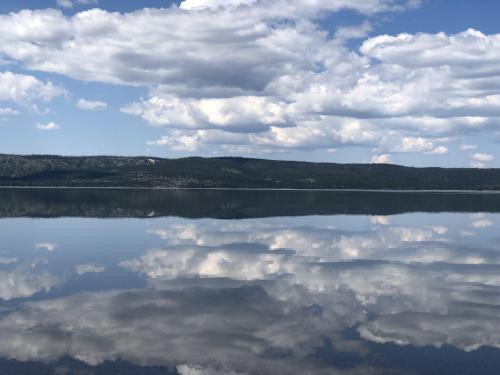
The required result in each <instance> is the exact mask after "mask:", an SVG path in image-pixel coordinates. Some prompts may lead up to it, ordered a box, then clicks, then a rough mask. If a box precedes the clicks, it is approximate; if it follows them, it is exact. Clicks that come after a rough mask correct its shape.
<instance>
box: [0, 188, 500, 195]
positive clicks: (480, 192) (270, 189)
mask: <svg viewBox="0 0 500 375" xmlns="http://www.w3.org/2000/svg"><path fill="white" fill-rule="evenodd" d="M7 189H20V190H59V189H61V190H153V191H154V190H157V191H158V190H169V191H175V190H207V191H210V190H213V191H276V192H279V191H283V192H286V191H291V192H293V191H297V192H346V193H348V192H353V193H443V194H500V190H458V189H457V190H453V189H450V190H432V189H303V188H302V189H301V188H183V187H137V186H135V187H134V186H0V190H7Z"/></svg>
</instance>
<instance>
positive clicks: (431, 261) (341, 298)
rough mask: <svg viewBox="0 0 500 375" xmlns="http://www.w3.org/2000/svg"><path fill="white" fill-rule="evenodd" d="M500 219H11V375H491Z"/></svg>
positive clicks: (6, 230) (7, 308) (498, 312)
mask: <svg viewBox="0 0 500 375" xmlns="http://www.w3.org/2000/svg"><path fill="white" fill-rule="evenodd" d="M498 220H499V216H498V215H496V214H485V213H481V214H478V213H476V214H457V213H455V214H407V215H398V216H322V217H319V216H310V217H295V218H290V217H289V218H286V219H282V218H276V217H275V218H263V219H254V220H248V219H247V220H215V219H202V220H189V219H178V218H162V219H148V220H128V221H126V222H121V223H119V222H117V221H114V220H106V221H103V220H95V219H92V220H89V219H85V220H82V219H71V220H68V219H58V220H50V221H46V220H42V221H33V220H26V219H16V220H10V221H7V222H4V223H7V224H6V225H5V226H3V227H2V229H1V233H0V234H2V235H5V237H4V238H6V239H7V243H8V244H9V246H5V247H3V248H2V252H1V254H0V280H2V286H1V288H0V331H1V332H2V340H1V341H0V356H1V357H3V358H4V360H2V361H4V362H2V361H0V369H1V368H2V366H3V365H5V366H7V364H8V365H9V366H17V367H16V368H18V369H21V370H18V371H20V372H19V373H22V371H24V370H26V367H23V366H27V364H28V363H33V362H38V363H41V364H43V366H49V367H50V366H56V367H57V366H63V367H64V366H66V367H64V368H69V369H70V370H71V371H76V370H75V369H78V370H81V371H89V372H95V371H97V373H100V372H99V371H104V370H103V369H107V370H106V371H110V370H109V368H110V367H109V366H118V365H117V364H119V366H121V367H117V368H123V366H125V367H127V366H136V367H134V369H135V370H134V371H138V370H137V368H143V369H149V370H148V371H149V372H147V373H153V372H151V371H153V370H154V369H160V368H161V369H162V371H163V372H162V373H169V372H170V373H180V374H290V373H306V374H308V373H310V374H313V373H314V374H323V373H324V374H386V373H391V372H393V373H403V374H404V373H408V374H414V373H422V374H423V373H435V372H434V371H435V370H436V369H443V368H444V369H445V370H446V372H448V373H454V374H470V373H482V374H489V373H491V374H493V373H495V369H497V368H498V367H497V366H498V365H499V364H500V360H499V359H498V358H500V357H499V356H498V354H499V353H500V351H497V350H498V348H500V247H499V245H498V237H497V231H498V224H499V222H498ZM42 222H43V228H42V229H43V230H38V232H37V234H36V235H35V234H32V235H31V236H32V237H33V238H30V241H28V242H30V243H32V244H33V245H32V246H31V248H30V249H27V248H26V249H25V248H23V247H22V244H21V245H20V243H21V242H22V240H21V239H20V238H18V237H16V233H18V232H21V231H23V230H24V231H25V233H34V232H35V231H31V230H30V229H32V228H34V227H35V226H36V227H37V228H39V229H40V228H41V226H42V225H41V223H42ZM65 233H71V234H72V235H66V234H65ZM75 233H78V234H77V235H75ZM131 239H135V240H133V241H132V240H131ZM24 240H25V241H27V240H26V239H24ZM56 244H57V245H56ZM10 245H12V246H10ZM42 245H43V246H42ZM49 245H52V246H49ZM80 249H88V252H86V253H82V252H81V251H80ZM402 357H406V358H410V360H404V361H403V360H401V359H398V358H402ZM429 358H433V361H429V360H428V359H429ZM479 360H480V362H481V363H482V367H481V368H478V367H477V366H476V365H475V363H477V361H479ZM5 361H7V362H5ZM61 361H63V362H61ZM64 361H66V362H64ZM68 361H69V362H68ZM61 363H64V365H62V364H61ZM68 363H69V364H68ZM125 363H126V364H127V365H125ZM111 364H113V365H111ZM137 366H139V367H137ZM155 366H156V367H155ZM158 366H159V367H158ZM56 367H54V368H56ZM57 368H59V367H57ZM52 370H54V369H53V368H52V369H51V371H52ZM113 371H119V370H117V369H116V368H115V370H113ZM145 371H146V370H145ZM436 371H437V370H436ZM145 373H146V372H145Z"/></svg>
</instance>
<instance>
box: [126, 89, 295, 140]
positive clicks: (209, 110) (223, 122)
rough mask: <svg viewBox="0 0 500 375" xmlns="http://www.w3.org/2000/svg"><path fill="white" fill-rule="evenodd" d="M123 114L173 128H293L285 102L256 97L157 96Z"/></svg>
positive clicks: (252, 130)
mask: <svg viewBox="0 0 500 375" xmlns="http://www.w3.org/2000/svg"><path fill="white" fill-rule="evenodd" d="M122 112H124V113H128V114H133V115H136V116H141V117H143V118H144V119H145V120H146V121H148V122H149V123H150V124H152V125H156V126H169V127H171V128H189V129H208V128H216V129H220V128H222V129H227V131H232V132H242V131H246V132H259V131H262V130H268V129H269V128H270V127H271V126H289V125H290V120H289V117H288V115H287V113H286V105H285V103H279V102H273V101H271V100H269V99H268V98H263V97H256V96H246V97H234V98H227V99H226V98H224V99H201V100H196V99H180V98H177V97H175V96H167V97H165V96H163V97H159V96H155V97H152V98H150V99H149V100H147V101H142V102H140V103H134V104H131V105H128V106H126V107H124V108H122Z"/></svg>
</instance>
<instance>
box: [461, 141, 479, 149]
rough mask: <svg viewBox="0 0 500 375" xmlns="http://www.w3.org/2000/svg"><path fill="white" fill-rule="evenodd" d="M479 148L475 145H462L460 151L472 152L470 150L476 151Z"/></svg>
mask: <svg viewBox="0 0 500 375" xmlns="http://www.w3.org/2000/svg"><path fill="white" fill-rule="evenodd" d="M476 148H477V145H474V144H467V143H464V144H461V145H460V151H470V150H475V149H476Z"/></svg>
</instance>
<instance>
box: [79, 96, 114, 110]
mask: <svg viewBox="0 0 500 375" xmlns="http://www.w3.org/2000/svg"><path fill="white" fill-rule="evenodd" d="M76 106H77V108H79V109H83V110H86V111H100V110H103V109H106V108H107V107H108V104H107V103H105V102H102V101H99V100H86V99H83V98H81V99H79V100H78V102H76Z"/></svg>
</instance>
